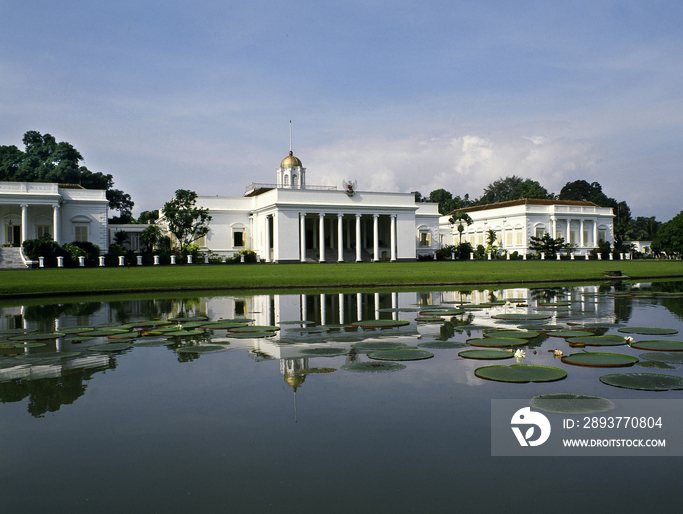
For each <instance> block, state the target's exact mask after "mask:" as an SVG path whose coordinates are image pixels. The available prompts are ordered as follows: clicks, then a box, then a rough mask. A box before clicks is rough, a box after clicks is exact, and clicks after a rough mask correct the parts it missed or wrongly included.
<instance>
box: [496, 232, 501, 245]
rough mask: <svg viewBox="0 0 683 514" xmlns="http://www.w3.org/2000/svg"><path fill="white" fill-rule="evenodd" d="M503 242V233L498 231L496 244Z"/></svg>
mask: <svg viewBox="0 0 683 514" xmlns="http://www.w3.org/2000/svg"><path fill="white" fill-rule="evenodd" d="M502 242H503V235H502V234H501V233H500V232H496V246H500V245H501V244H502Z"/></svg>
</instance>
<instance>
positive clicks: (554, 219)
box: [550, 216, 598, 248]
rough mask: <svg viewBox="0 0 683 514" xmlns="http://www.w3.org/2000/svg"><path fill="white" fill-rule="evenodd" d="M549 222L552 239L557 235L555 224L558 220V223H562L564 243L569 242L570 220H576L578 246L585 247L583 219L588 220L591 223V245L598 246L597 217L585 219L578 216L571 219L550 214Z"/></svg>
mask: <svg viewBox="0 0 683 514" xmlns="http://www.w3.org/2000/svg"><path fill="white" fill-rule="evenodd" d="M550 221H551V223H552V224H553V233H552V237H553V239H554V238H556V237H557V224H558V221H559V222H560V224H564V225H565V227H566V230H565V234H566V237H565V238H564V239H565V243H570V242H571V241H570V233H571V223H572V221H577V222H579V242H578V245H579V248H585V247H586V240H585V237H584V222H585V221H590V222H591V223H593V244H592V245H591V246H592V247H594V248H595V247H597V246H598V220H597V218H591V219H589V220H586V219H584V218H579V219H572V218H569V217H567V218H558V217H557V216H552V217H551V218H550Z"/></svg>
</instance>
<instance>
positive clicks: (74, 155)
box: [0, 130, 134, 219]
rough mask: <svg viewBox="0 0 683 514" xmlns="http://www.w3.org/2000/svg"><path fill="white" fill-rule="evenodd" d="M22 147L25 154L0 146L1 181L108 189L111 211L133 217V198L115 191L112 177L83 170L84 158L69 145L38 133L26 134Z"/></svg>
mask: <svg viewBox="0 0 683 514" xmlns="http://www.w3.org/2000/svg"><path fill="white" fill-rule="evenodd" d="M23 143H24V147H25V149H24V151H23V152H22V151H21V150H19V148H17V147H16V146H14V145H11V146H0V181H9V182H57V183H59V184H79V185H81V186H83V187H84V188H86V189H105V190H106V191H107V200H109V208H110V209H114V210H118V211H119V213H120V216H121V218H126V219H127V218H130V217H131V212H132V208H133V205H134V203H133V200H132V199H131V197H130V195H129V194H127V193H124V192H123V191H120V190H118V189H113V185H114V178H113V177H112V176H111V175H105V174H103V173H100V172H96V173H93V172H92V171H90V170H89V169H88V168H86V167H85V166H81V165H80V162H81V161H82V160H83V156H82V155H81V154H80V152H79V151H78V150H76V149H75V148H74V147H73V146H72V145H71V144H70V143H67V142H64V141H62V142H57V140H56V139H55V138H54V137H53V136H52V135H50V134H44V135H41V134H40V132H37V131H35V130H29V131H28V132H26V134H24V138H23Z"/></svg>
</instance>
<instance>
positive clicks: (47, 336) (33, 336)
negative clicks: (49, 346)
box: [7, 332, 65, 341]
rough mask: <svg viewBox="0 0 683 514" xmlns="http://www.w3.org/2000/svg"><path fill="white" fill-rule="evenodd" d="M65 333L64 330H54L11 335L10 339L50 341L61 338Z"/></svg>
mask: <svg viewBox="0 0 683 514" xmlns="http://www.w3.org/2000/svg"><path fill="white" fill-rule="evenodd" d="M63 335H65V334H64V333H63V332H52V333H50V334H21V335H16V336H10V337H8V338H7V340H8V341H50V340H52V339H59V338H60V337H62V336H63Z"/></svg>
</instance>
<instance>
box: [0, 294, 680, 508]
mask: <svg viewBox="0 0 683 514" xmlns="http://www.w3.org/2000/svg"><path fill="white" fill-rule="evenodd" d="M681 292H683V283H681V282H653V283H639V284H629V283H619V282H617V283H614V284H611V285H604V284H603V285H592V286H574V287H560V286H558V287H551V286H549V287H547V288H545V289H531V290H530V289H523V288H517V289H505V290H471V291H452V290H451V291H400V292H392V291H386V290H382V291H378V292H370V293H368V292H367V291H362V292H353V293H349V292H346V291H344V292H342V291H325V292H321V293H315V294H289V293H286V292H285V293H282V294H258V293H255V294H246V293H245V294H241V295H228V294H226V295H218V296H205V294H206V293H196V294H191V295H189V294H188V295H183V297H181V298H178V297H176V298H173V297H172V295H161V294H159V295H156V296H151V295H148V296H144V295H143V296H120V297H119V296H116V297H113V298H110V299H109V301H106V300H105V299H102V298H96V299H92V300H91V299H82V298H79V299H78V300H77V301H76V300H64V299H61V300H59V303H58V302H57V300H50V299H47V300H42V301H41V302H39V301H36V300H31V301H28V300H27V301H25V302H24V303H23V304H20V303H19V302H17V304H16V305H11V304H8V303H7V302H5V303H3V304H2V307H0V401H2V404H1V405H0V434H1V437H0V484H2V485H1V487H2V499H1V501H2V506H3V512H8V513H9V512H13V513H14V512H52V513H54V512H57V513H59V512H70V513H71V512H97V513H109V512H111V513H114V512H116V513H119V512H160V513H186V512H196V513H213V512H229V511H232V512H278V513H279V512H296V513H307V512H325V513H328V512H399V513H400V512H454V511H461V512H475V511H477V512H479V511H484V512H485V511H504V512H541V511H553V512H577V511H578V512H580V511H582V510H587V511H590V512H635V511H647V512H650V511H654V510H664V509H666V510H671V511H674V510H676V511H677V510H678V508H680V507H679V500H680V492H679V485H678V481H679V477H680V476H681V473H683V460H681V459H680V458H676V457H621V456H620V457H559V458H552V457H496V456H492V443H491V430H492V429H491V423H492V422H491V408H492V407H491V404H492V402H491V401H492V400H498V399H520V400H528V401H531V399H532V398H533V397H536V396H539V395H547V394H558V393H574V394H577V395H595V396H599V397H603V398H606V399H609V400H611V401H613V402H615V403H618V402H620V401H624V400H631V399H636V400H638V399H676V400H680V399H683V391H682V390H669V391H645V390H633V389H626V388H622V387H613V386H611V385H608V384H605V383H602V382H601V381H600V379H599V378H600V377H601V376H604V375H608V374H613V373H656V374H666V375H671V376H674V377H678V379H683V368H682V367H681V366H680V365H678V364H676V363H669V364H663V366H664V367H669V368H670V369H661V368H647V367H640V366H639V365H641V364H644V363H647V362H648V360H647V359H644V358H641V357H639V356H641V355H642V354H644V353H647V352H648V350H643V349H637V348H635V347H633V346H630V345H628V344H626V340H624V341H623V342H622V341H620V339H619V338H624V337H631V336H632V337H633V338H634V342H635V343H636V344H637V343H638V342H640V341H642V340H657V341H666V342H673V341H682V340H683V335H682V334H683V294H677V293H681ZM510 315H512V316H510ZM529 318H531V319H529ZM533 318H540V319H533ZM377 320H380V322H381V324H382V325H383V327H382V328H373V326H372V325H373V323H372V322H373V321H375V322H376V321H377ZM358 321H363V322H364V323H358ZM245 324H246V326H247V328H246V330H248V331H247V332H243V331H239V330H240V329H244V325H245ZM358 325H362V326H360V327H359V326H358ZM249 327H257V328H249ZM629 327H631V328H633V327H650V328H651V327H655V328H665V329H671V330H670V331H669V332H671V333H665V334H656V335H652V334H648V335H645V334H639V333H637V332H636V333H635V334H634V333H629V332H628V331H624V329H628V328H629ZM519 329H521V330H525V331H526V332H536V333H537V335H533V334H524V336H523V337H521V339H520V338H519V336H520V334H519V333H516V334H515V333H512V334H510V333H505V334H498V335H497V336H496V338H497V339H501V336H504V337H508V338H509V337H511V336H515V335H516V336H518V337H517V338H515V339H512V340H509V341H503V342H502V344H501V345H492V344H491V343H490V341H489V342H487V341H486V340H487V339H489V340H490V339H494V338H492V337H491V336H493V335H495V334H491V333H490V332H491V331H493V330H506V331H510V330H519ZM235 330H237V331H235ZM558 330H561V331H572V332H574V331H584V332H588V336H589V337H595V336H616V337H612V338H608V339H609V341H611V342H609V343H605V344H609V346H591V345H590V344H589V345H587V346H585V347H584V348H581V347H580V346H578V347H577V346H573V347H572V346H570V342H571V341H570V339H569V336H571V335H575V336H576V337H581V335H580V334H578V335H577V334H562V333H559V332H555V333H553V331H558ZM250 331H251V332H250ZM676 331H678V332H680V333H678V334H676V333H674V332H676ZM46 334H51V335H46ZM485 334H487V335H488V336H489V337H488V338H484V335H485ZM560 336H564V337H560ZM584 337H585V334H584ZM516 340H521V342H515V341H516ZM467 341H470V344H467ZM481 341H484V342H483V343H481V344H483V346H482V345H479V343H480V342H481ZM590 341H593V340H589V342H590ZM603 341H606V339H603ZM112 343H118V344H120V345H121V346H119V347H116V346H114V347H112V346H100V345H104V344H106V345H111V344H112ZM390 343H394V344H390ZM473 344H478V345H477V346H474V345H473ZM572 344H573V345H574V344H576V343H572ZM578 344H579V345H580V344H581V343H580V342H578ZM388 347H400V349H401V350H390V351H389V350H384V349H385V348H388ZM508 349H510V350H511V352H508V351H507V350H508ZM383 350H384V352H383ZM467 350H498V351H500V352H501V355H500V356H504V357H506V358H505V359H503V360H500V361H499V360H496V361H490V360H477V359H472V358H463V357H462V356H461V355H460V354H461V353H462V352H464V351H467ZM517 350H522V351H523V353H524V356H523V357H522V356H521V354H519V353H518V355H519V358H518V359H516V358H515V357H514V355H515V353H514V352H516V351H517ZM556 350H558V351H559V352H562V355H561V356H560V355H559V352H557V351H556ZM585 351H589V352H592V351H597V352H608V353H613V354H618V355H622V356H632V357H637V358H640V362H638V363H637V364H636V365H635V366H632V367H627V368H609V369H606V368H602V367H588V366H577V365H573V364H570V363H568V362H564V361H563V358H566V357H567V356H569V355H570V354H574V353H578V352H585ZM373 352H377V353H373ZM392 352H397V353H392ZM502 353H504V354H506V355H502ZM475 355H476V354H475ZM671 355H674V352H671ZM678 355H683V354H678ZM413 358H415V359H417V360H402V359H413ZM387 359H392V360H387ZM396 359H400V360H396ZM674 360H675V359H674ZM516 361H519V362H520V363H522V364H531V365H542V366H550V367H553V368H557V369H559V370H561V371H562V372H564V373H566V377H565V378H563V379H561V380H555V381H550V382H527V383H511V382H500V381H496V380H488V379H483V378H480V377H479V376H477V375H475V370H477V369H479V368H482V367H486V366H491V365H500V364H505V365H506V366H508V365H510V364H516ZM649 362H652V361H649ZM359 371H370V372H359Z"/></svg>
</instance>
